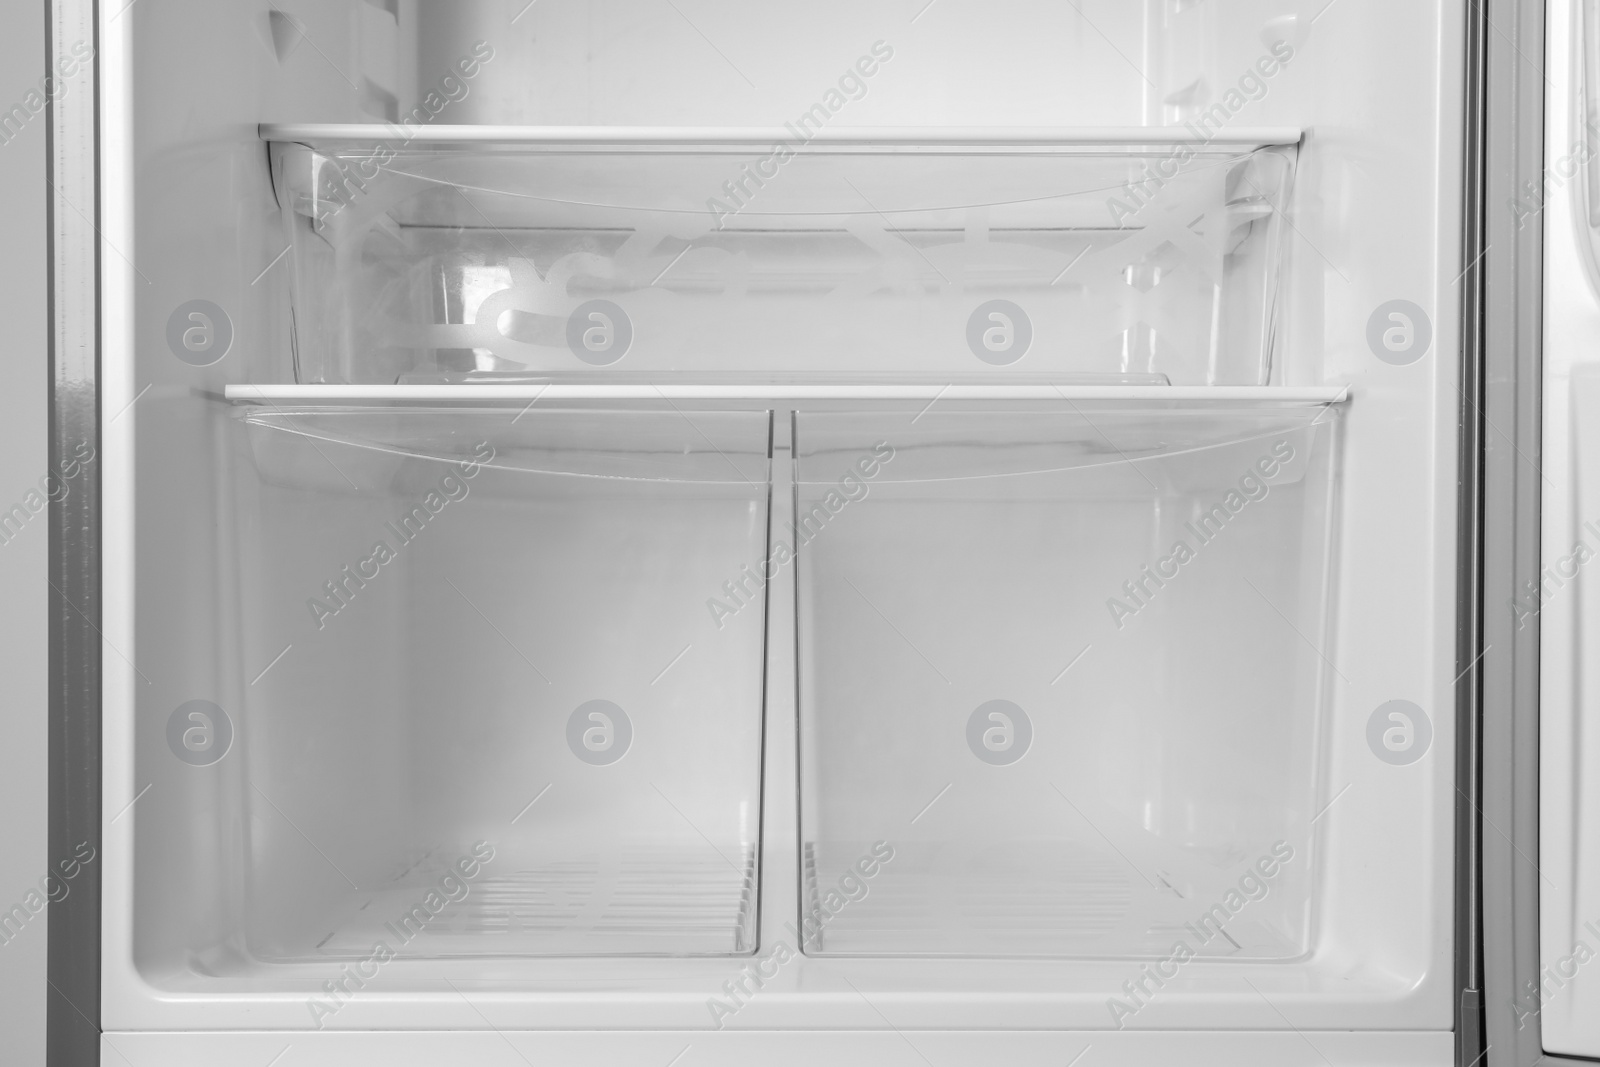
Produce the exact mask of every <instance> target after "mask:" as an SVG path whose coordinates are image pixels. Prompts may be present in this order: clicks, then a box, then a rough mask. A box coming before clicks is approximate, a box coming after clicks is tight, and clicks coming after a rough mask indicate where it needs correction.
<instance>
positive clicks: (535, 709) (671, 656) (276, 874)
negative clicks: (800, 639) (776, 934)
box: [228, 405, 771, 961]
mask: <svg viewBox="0 0 1600 1067" xmlns="http://www.w3.org/2000/svg"><path fill="white" fill-rule="evenodd" d="M770 427H771V417H770V414H769V413H768V412H766V411H676V410H666V411H650V410H561V409H543V408H533V407H531V406H522V405H516V406H510V407H506V408H465V407H456V408H451V409H448V410H446V409H440V408H433V409H428V408H417V409H405V408H393V407H377V406H374V407H367V408H350V407H335V408H326V407H325V408H317V407H301V408H284V407H247V408H242V409H240V410H239V411H238V412H237V413H236V414H235V417H234V418H233V419H232V420H231V425H230V430H231V432H232V433H233V436H234V440H235V443H236V448H235V451H234V460H233V463H232V464H231V466H230V467H229V470H231V477H232V479H233V481H234V483H235V487H234V496H235V498H236V500H237V501H238V508H237V511H236V513H235V516H234V518H233V520H232V521H233V522H235V523H236V524H237V544H238V546H239V547H238V549H237V552H238V558H237V559H236V560H235V561H234V568H233V569H234V570H235V571H236V574H237V579H236V582H230V583H229V587H230V588H231V589H232V592H231V593H230V595H231V596H233V597H234V598H236V602H237V607H238V616H239V618H240V619H241V621H242V642H241V644H242V648H241V651H240V657H241V661H242V664H245V665H248V666H241V667H240V668H239V674H240V677H241V682H240V684H239V687H238V689H239V692H240V696H239V697H238V699H239V701H240V706H239V707H237V708H233V709H229V710H230V712H231V713H233V714H234V718H233V720H232V721H233V722H236V723H237V728H236V735H235V737H234V739H233V744H235V745H237V746H239V747H240V749H241V750H242V752H241V754H242V757H243V770H242V771H241V772H240V779H239V780H238V781H237V783H236V790H235V792H236V794H237V796H236V800H237V803H238V804H239V805H241V807H242V810H243V812H244V819H245V823H244V825H245V827H246V831H245V837H246V843H245V846H244V852H243V855H242V856H241V857H240V862H241V863H242V865H243V871H242V876H241V877H240V878H239V879H238V883H237V884H238V885H239V886H240V888H241V897H240V901H239V904H238V909H237V916H238V923H239V931H238V934H237V936H235V937H230V938H229V939H228V940H229V941H230V942H232V943H234V944H238V945H242V946H244V948H243V950H244V951H247V952H248V953H249V954H250V955H251V956H252V957H254V958H259V959H264V960H276V961H296V960H317V959H327V958H349V957H360V958H365V957H367V956H369V955H370V954H371V953H372V952H373V951H374V945H376V944H379V943H382V944H385V945H387V946H388V947H389V949H390V950H391V952H393V953H394V954H395V955H398V956H410V957H420V958H438V957H460V956H487V955H496V956H545V955H587V956H599V955H672V956H697V955H737V954H744V953H748V952H750V951H752V950H753V948H754V945H755V923H756V904H757V899H756V884H757V870H758V862H759V845H760V839H759V835H758V827H759V819H760V816H759V813H760V766H761V760H760V747H761V733H762V729H761V723H762V678H763V669H762V662H763V639H764V636H763V635H764V618H763V614H764V612H763V610H762V608H761V607H760V606H759V605H757V606H754V607H750V608H749V610H745V611H742V612H739V613H737V614H734V615H732V616H730V617H729V618H726V619H724V620H722V626H721V628H720V629H718V628H716V627H713V626H711V625H710V624H709V623H708V621H707V619H706V608H705V602H706V600H707V598H708V597H710V596H714V595H716V594H717V591H718V590H719V589H720V588H721V586H722V584H723V583H724V582H725V581H726V580H728V579H729V578H730V577H733V576H736V575H737V574H738V573H739V571H740V569H741V568H743V567H745V566H746V565H747V564H748V563H749V562H750V561H751V560H753V559H758V558H759V557H760V556H761V554H762V552H763V549H764V546H765V544H766V539H767V532H768V531H767V523H768V510H769V484H770V482H769V462H770V461H769V455H770ZM273 657H276V658H273ZM269 660H270V662H268V661H269ZM263 665H264V669H263ZM258 671H259V673H257V672H258ZM251 676H254V677H253V679H252V677H251ZM241 712H242V714H240V713H241Z"/></svg>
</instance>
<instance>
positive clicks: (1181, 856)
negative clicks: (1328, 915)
mask: <svg viewBox="0 0 1600 1067" xmlns="http://www.w3.org/2000/svg"><path fill="white" fill-rule="evenodd" d="M1337 410H1338V409H1337V408H1336V407H1332V406H1328V405H1324V404H1304V405H1300V404H1285V403H1272V402H1254V403H1244V404H1230V403H1223V402H1214V403H1206V402H1192V403H1177V402H1174V403H1162V402H1160V401H1151V402H1142V403H1126V404H1120V403H1114V402H1100V403H1094V402H1088V401H1084V402H1080V403H1062V404H1057V405H1053V406H1051V405H1042V406H1041V405H1033V406H1030V405H1022V404H1016V405H1011V406H1008V407H997V406H994V405H989V406H987V407H985V406H984V405H977V404H968V405H946V404H941V405H939V406H938V407H935V408H933V409H931V410H921V411H919V410H918V408H917V407H910V408H907V409H905V410H889V409H884V410H873V411H854V412H817V413H804V412H803V413H799V414H797V415H796V417H795V423H794V433H795V471H796V475H795V477H796V494H795V495H796V515H797V521H796V524H795V526H794V527H793V528H792V529H791V530H789V531H787V532H786V533H787V535H788V536H790V537H792V538H793V542H794V543H797V544H798V550H797V560H798V563H797V568H798V569H797V581H798V597H797V610H798V613H799V617H798V634H799V701H800V703H799V708H800V728H801V735H800V744H801V756H800V760H801V766H800V794H801V841H802V844H801V847H802V850H803V855H802V857H801V862H802V882H803V884H802V904H801V917H802V922H804V923H807V924H809V929H810V941H809V943H808V948H807V950H808V951H809V952H813V953H816V954H822V955H871V956H903V955H958V956H1048V957H1077V956H1100V957H1129V956H1162V955H1165V954H1168V953H1170V951H1171V950H1172V946H1173V945H1174V944H1175V943H1176V942H1177V941H1179V940H1180V939H1181V940H1183V941H1185V942H1186V943H1188V944H1190V945H1192V946H1194V947H1195V949H1196V951H1197V952H1199V953H1201V954H1205V955H1215V956H1225V957H1233V958H1249V959H1289V958H1294V957H1297V956H1299V955H1301V954H1303V953H1304V952H1305V951H1306V950H1307V947H1308V945H1309V943H1310V942H1309V937H1310V932H1311V924H1312V922H1313V919H1314V914H1315V904H1316V897H1315V887H1316V885H1317V879H1316V876H1315V864H1314V861H1315V855H1316V849H1315V848H1314V840H1313V838H1314V832H1315V826H1314V819H1315V816H1316V811H1315V809H1314V803H1315V798H1316V797H1317V796H1318V795H1319V794H1318V791H1317V790H1318V775H1319V773H1321V772H1320V769H1319V768H1320V767H1321V764H1320V763H1319V761H1318V759H1317V753H1318V748H1319V735H1320V731H1321V729H1322V726H1321V724H1322V721H1323V705H1324V701H1325V699H1326V696H1327V690H1328V688H1329V684H1330V676H1331V675H1330V672H1331V671H1332V670H1333V668H1332V666H1331V663H1332V659H1333V657H1332V651H1331V649H1329V648H1328V645H1327V641H1328V634H1329V628H1328V625H1327V620H1328V617H1329V614H1330V604H1329V597H1330V594H1329V588H1330V582H1329V569H1330V543H1329V542H1330V531H1331V530H1332V529H1333V528H1334V507H1335V479H1334V472H1335V458H1336V431H1337V418H1336V412H1337ZM885 848H887V849H888V850H891V851H892V853H893V858H892V860H891V861H890V862H883V863H880V862H877V860H878V859H881V856H882V853H883V851H884V850H885ZM863 862H865V868H863V867H862V864H863ZM864 870H866V871H868V872H870V874H871V877H870V878H868V877H864V876H863V871H864Z"/></svg>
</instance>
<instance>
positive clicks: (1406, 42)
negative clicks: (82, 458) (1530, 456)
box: [94, 0, 1471, 1067]
mask: <svg viewBox="0 0 1600 1067" xmlns="http://www.w3.org/2000/svg"><path fill="white" fill-rule="evenodd" d="M918 6H919V5H914V4H913V5H905V6H904V7H901V6H896V7H895V8H893V9H890V8H888V7H887V6H884V7H878V6H873V7H870V8H860V7H858V6H854V5H847V4H824V5H821V6H816V5H812V6H810V7H807V8H805V9H794V10H779V9H776V8H774V9H760V10H753V11H752V10H743V9H737V8H733V7H716V6H713V5H689V4H673V3H667V4H664V5H655V4H645V3H601V2H586V3H579V4H570V5H561V4H551V3H544V4H530V5H528V6H526V7H524V6H523V5H522V3H520V2H516V3H499V2H491V0H472V2H463V3H452V4H444V3H430V2H425V0H383V2H375V0H342V2H333V0H326V2H321V3H310V2H306V3H291V2H285V3H284V5H283V6H281V7H272V8H269V7H267V6H264V5H258V4H255V3H250V2H235V0H210V2H207V3H198V2H194V0H143V2H142V3H139V4H137V5H128V6H127V7H122V6H121V5H120V4H116V3H113V4H111V5H109V6H108V7H102V9H101V10H100V12H99V16H98V20H97V21H96V22H95V23H94V33H95V44H94V52H95V55H96V57H97V62H98V64H99V66H98V72H99V78H100V84H99V89H98V93H99V95H98V103H99V108H100V116H101V118H100V126H99V130H98V142H97V144H98V151H99V153H100V156H99V158H100V168H101V171H100V173H101V175H102V177H101V183H102V184H101V186H100V199H99V215H98V219H99V224H98V225H99V233H100V240H101V242H102V244H101V253H100V264H99V266H100V278H101V286H102V288H101V292H100V295H99V301H100V305H99V307H100V315H101V320H100V321H101V324H102V325H101V331H102V335H101V342H100V343H101V361H100V375H101V381H100V385H99V402H98V415H97V418H98V420H99V423H98V426H99V435H100V438H99V439H100V441H101V443H102V448H101V454H100V460H99V461H100V462H101V463H102V464H103V471H104V482H103V489H102V496H101V507H102V508H103V526H102V531H103V532H102V540H101V548H100V551H101V561H102V562H101V567H102V570H101V581H102V583H103V607H102V614H101V623H102V629H103V637H104V642H105V644H104V650H103V655H102V658H101V670H102V672H103V683H102V684H103V724H102V730H103V732H102V745H103V748H102V759H103V772H102V777H101V783H102V786H103V795H102V797H101V801H100V812H101V816H100V818H101V833H102V837H101V846H102V847H101V852H102V855H101V857H100V858H99V861H98V862H99V863H100V864H101V867H100V870H99V877H100V878H101V886H102V897H101V910H102V916H101V920H100V948H99V966H100V975H99V982H98V985H99V990H100V997H101V1003H100V1009H99V1025H100V1027H101V1028H102V1029H103V1036H102V1038H101V1046H100V1047H101V1055H102V1062H103V1063H105V1064H113V1063H124V1062H126V1063H132V1064H135V1065H140V1067H142V1065H144V1064H152V1065H153V1064H200V1063H213V1062H238V1063H245V1062H261V1063H267V1062H270V1061H272V1060H273V1057H274V1056H278V1055H282V1056H283V1057H284V1059H283V1060H282V1061H281V1062H283V1063H285V1064H290V1063H305V1064H335V1063H337V1064H369V1063H370V1064H378V1063H384V1064H413V1063H415V1064H422V1063H431V1062H436V1061H439V1060H447V1061H453V1062H481V1063H500V1062H505V1063H513V1062H516V1061H517V1060H518V1059H519V1058H520V1059H523V1060H526V1061H527V1062H540V1063H542V1062H569V1061H571V1062H583V1063H596V1064H599V1063H617V1064H623V1063H627V1064H635V1063H637V1064H669V1063H674V1064H683V1065H685V1067H689V1065H691V1064H722V1063H727V1064H733V1063H746V1062H770V1063H801V1062H815V1061H817V1060H818V1059H820V1058H822V1057H830V1058H832V1059H835V1060H838V1061H840V1062H847V1063H886V1064H887V1063H902V1062H903V1063H908V1064H910V1063H919V1062H927V1063H938V1064H952V1065H954V1064H966V1063H988V1062H1008V1063H1016V1064H1033V1063H1039V1064H1044V1063H1050V1064H1060V1063H1068V1062H1079V1058H1081V1061H1082V1062H1083V1063H1084V1064H1085V1065H1090V1064H1093V1065H1099V1064H1127V1065H1133V1064H1140V1065H1143V1064H1166V1063H1184V1064H1209V1063H1216V1064H1221V1063H1236V1062H1240V1061H1243V1062H1254V1063H1283V1064H1298V1063H1308V1064H1309V1063H1319V1062H1329V1063H1334V1064H1339V1065H1341V1067H1342V1065H1344V1064H1372V1065H1378V1064H1383V1065H1413V1064H1414V1065H1423V1064H1441V1065H1442V1064H1448V1063H1454V1062H1457V1056H1458V1037H1459V1030H1460V1028H1459V1026H1458V1012H1459V1010H1460V1008H1461V1004H1462V990H1463V978H1462V970H1461V965H1460V962H1459V949H1460V945H1461V936H1462V935H1461V932H1460V925H1461V920H1462V915H1461V907H1460V902H1459V900H1460V898H1459V895H1458V894H1459V880H1460V872H1459V869H1458V868H1459V864H1460V861H1461V859H1462V857H1461V856H1460V854H1459V849H1458V846H1457V839H1456V828H1457V820H1458V817H1459V812H1458V808H1459V800H1458V798H1459V795H1460V794H1459V791H1458V768H1457V757H1458V743H1459V739H1458V718H1457V703H1456V701H1457V696H1456V686H1457V683H1458V682H1459V680H1460V677H1461V672H1462V668H1463V666H1467V664H1465V663H1463V662H1461V659H1462V657H1461V656H1460V654H1459V625H1460V621H1461V613H1462V608H1461V606H1460V604H1461V600H1462V577H1461V574H1462V566H1463V564H1462V562H1461V560H1460V559H1459V558H1458V547H1457V546H1458V534H1459V529H1458V524H1459V522H1460V519H1459V509H1460V486H1459V484H1458V483H1459V480H1460V479H1461V478H1462V477H1463V475H1462V456H1461V447H1460V438H1459V423H1458V415H1459V412H1460V409H1461V406H1462V397H1463V391H1464V390H1466V389H1468V388H1469V383H1468V382H1466V381H1465V380H1464V378H1463V375H1462V367H1461V360H1460V359H1459V355H1458V354H1459V352H1460V350H1461V348H1462V345H1463V338H1462V330H1461V322H1462V309H1461V302H1460V289H1459V283H1460V281H1461V278H1462V275H1463V273H1464V269H1465V268H1469V267H1470V266H1471V264H1470V263H1469V259H1470V256H1467V255H1465V254H1464V249H1465V248H1466V247H1467V242H1466V237H1465V236H1464V231H1463V222H1462V219H1463V215H1464V207H1463V189H1464V181H1465V179H1464V174H1465V170H1466V166H1467V164H1466V162H1465V153H1466V149H1465V147H1464V143H1463V136H1464V133H1463V131H1464V129H1465V127H1466V125H1467V115H1466V108H1467V92H1466V88H1465V87H1466V85H1467V83H1468V77H1467V69H1466V68H1467V59H1468V32H1467V25H1468V17H1467V12H1466V5H1463V4H1460V3H1455V2H1450V0H1437V2H1417V3H1408V4H1406V5H1404V6H1399V7H1397V6H1396V5H1393V4H1385V3H1380V2H1377V0H1340V2H1336V3H1333V4H1325V2H1322V0H1319V2H1314V3H1300V2H1297V0H1239V2H1233V3H1222V2H1220V0H1144V2H1139V3H1127V2H1123V0H1116V2H1112V0H1095V2H1090V0H1085V2H1082V3H1078V4H1066V5H1045V4H1035V3H1024V2H1015V3H1002V4H997V5H972V4H963V3H959V2H955V0H944V2H942V3H940V2H936V3H933V4H929V5H927V6H925V7H923V8H922V10H920V11H919V10H917V7H918ZM519 9H520V10H519ZM758 86H759V88H758Z"/></svg>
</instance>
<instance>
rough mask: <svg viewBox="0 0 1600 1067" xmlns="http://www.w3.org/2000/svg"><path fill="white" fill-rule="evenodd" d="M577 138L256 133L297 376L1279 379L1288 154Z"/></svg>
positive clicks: (1282, 149) (1083, 143)
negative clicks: (266, 163) (288, 276)
mask: <svg viewBox="0 0 1600 1067" xmlns="http://www.w3.org/2000/svg"><path fill="white" fill-rule="evenodd" d="M583 132H584V131H577V133H571V132H567V131H541V130H523V131H519V130H518V129H517V128H515V127H500V128H491V129H486V130H472V129H470V128H467V127H448V128H439V129H435V130H430V131H423V132H420V133H418V134H417V135H416V136H415V137H414V138H411V139H407V138H400V137H397V136H395V135H393V134H390V135H388V136H384V135H382V134H381V133H373V132H372V128H365V129H364V130H363V129H362V128H341V127H337V126H333V127H306V128H281V129H272V128H269V129H267V130H265V131H264V134H263V135H264V136H267V137H269V138H271V139H272V140H273V143H272V159H273V168H274V183H275V187H276V189H277V190H278V195H279V201H280V204H281V205H282V208H283V220H284V224H285V227H286V230H287V236H288V239H289V240H290V242H291V243H292V245H293V249H294V251H293V255H292V257H291V262H292V269H293V298H292V299H293V304H294V328H295V361H296V363H295V368H294V372H295V375H296V379H297V380H298V381H301V382H309V383H324V382H326V383H367V384H373V383H391V382H429V381H464V380H480V381H483V380H496V379H506V378H512V379H515V378H519V377H520V378H528V377H535V378H550V377H555V378H561V377H569V378H578V379H585V380H587V379H600V380H606V379H611V378H618V377H621V378H628V377H638V376H645V377H647V378H648V379H649V380H653V381H662V380H671V378H672V377H673V376H691V377H693V376H699V377H702V378H703V377H705V376H708V375H709V376H718V375H726V376H735V377H746V378H748V377H756V378H760V377H763V376H766V375H771V374H785V373H793V372H796V371H799V370H802V369H803V370H804V371H805V373H807V374H810V375H815V376H823V377H836V376H839V375H853V374H863V373H866V374H894V375H901V376H904V375H913V376H916V375H923V376H948V375H952V374H965V373H982V374H985V375H988V376H990V377H993V378H995V379H997V380H1003V379H1004V377H1005V376H1007V375H1020V374H1031V375H1047V376H1050V377H1052V378H1054V379H1056V380H1073V381H1084V382H1094V381H1101V380H1105V381H1124V380H1127V379H1128V378H1129V376H1134V377H1136V378H1137V379H1139V380H1142V381H1148V382H1150V383H1156V384H1160V383H1167V384H1175V385H1263V384H1267V382H1268V380H1269V378H1270V375H1271V367H1272V361H1273V350H1274V346H1275V342H1276V337H1277V334H1278V308H1279V297H1278V289H1279V276H1280V274H1281V259H1282V246H1283V243H1284V238H1285V234H1286V233H1287V229H1286V224H1285V223H1284V221H1283V215H1282V211H1283V209H1284V207H1285V206H1286V204H1287V198H1288V195H1289V189H1290V183H1291V179H1292V176H1293V171H1294V163H1295V153H1296V149H1295V147H1294V144H1293V143H1292V141H1289V140H1288V137H1289V136H1291V135H1285V134H1284V133H1283V132H1282V131H1278V132H1277V136H1276V137H1273V136H1263V137H1250V136H1248V134H1249V131H1244V133H1243V134H1237V135H1236V134H1235V133H1234V132H1233V131H1211V133H1210V136H1209V137H1208V138H1207V139H1205V140H1200V139H1199V138H1198V137H1197V136H1196V135H1195V134H1194V132H1193V131H1189V130H1185V129H1178V130H1163V129H1159V128H1153V129H1146V130H1131V131H1130V130H1116V131H1109V132H1108V131H1066V132H1061V131H1056V132H1054V133H1047V134H1042V135H1040V136H1038V137H1031V138H1030V137H1019V138H1017V139H1016V140H1015V143H1006V142H997V143H964V142H963V141H962V139H961V138H959V137H957V136H954V135H951V136H947V137H944V138H943V139H940V140H929V139H927V138H929V137H930V136H932V135H938V134H940V133H941V132H942V131H920V135H921V137H923V138H924V140H922V141H919V140H918V136H919V131H915V130H910V131H890V132H887V133H885V134H884V135H883V136H881V137H868V136H866V135H864V134H863V135H860V136H855V137H846V138H842V139H834V140H829V139H828V138H826V137H821V136H818V137H814V138H810V139H803V140H801V139H796V140H794V141H793V143H790V142H788V141H785V140H784V137H786V136H787V134H783V136H779V134H781V133H782V131H778V132H775V133H773V134H771V135H770V136H765V138H764V139H757V138H758V137H762V136H764V135H762V134H761V132H760V131H757V132H754V133H747V135H746V136H744V137H743V139H742V140H741V139H740V137H739V136H737V135H731V136H725V137H722V138H721V139H720V140H717V141H716V143H706V141H707V138H706V137H705V136H704V134H705V131H692V130H685V131H671V130H666V131H656V132H654V133H652V135H651V136H649V137H645V136H642V135H640V136H636V137H632V138H631V139H630V137H629V132H630V131H622V132H619V133H616V134H613V135H611V138H610V139H609V140H607V139H604V138H593V137H591V138H587V139H585V138H583V137H580V136H578V134H581V133H583ZM602 132H603V131H602ZM632 132H634V133H637V132H638V131H632ZM1269 132H1270V131H1269ZM562 135H564V136H562ZM1292 136H1293V137H1298V133H1297V132H1295V133H1293V134H1292ZM1285 142H1287V143H1285Z"/></svg>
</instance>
